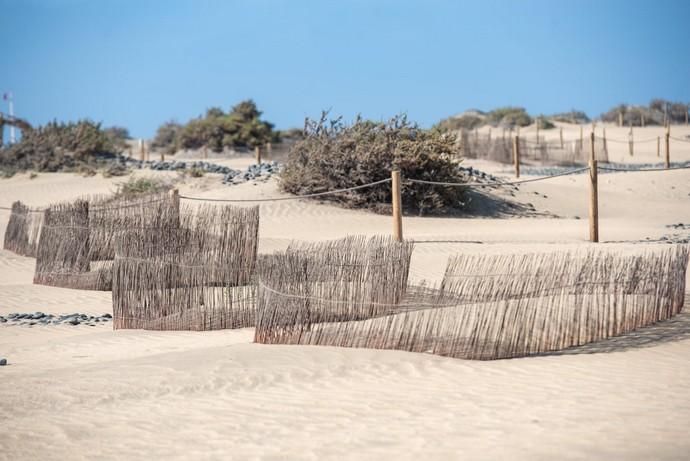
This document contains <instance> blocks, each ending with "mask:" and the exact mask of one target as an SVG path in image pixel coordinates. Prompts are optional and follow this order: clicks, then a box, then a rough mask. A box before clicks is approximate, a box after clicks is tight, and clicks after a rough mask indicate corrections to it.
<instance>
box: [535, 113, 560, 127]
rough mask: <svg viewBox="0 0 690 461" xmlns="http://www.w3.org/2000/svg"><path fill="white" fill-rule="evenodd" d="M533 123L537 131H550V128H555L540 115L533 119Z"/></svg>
mask: <svg viewBox="0 0 690 461" xmlns="http://www.w3.org/2000/svg"><path fill="white" fill-rule="evenodd" d="M535 122H536V123H537V125H538V126H539V129H541V130H550V129H552V128H556V125H554V124H553V123H552V122H551V120H549V119H548V118H546V117H544V116H543V115H540V116H539V117H537V118H536V119H535Z"/></svg>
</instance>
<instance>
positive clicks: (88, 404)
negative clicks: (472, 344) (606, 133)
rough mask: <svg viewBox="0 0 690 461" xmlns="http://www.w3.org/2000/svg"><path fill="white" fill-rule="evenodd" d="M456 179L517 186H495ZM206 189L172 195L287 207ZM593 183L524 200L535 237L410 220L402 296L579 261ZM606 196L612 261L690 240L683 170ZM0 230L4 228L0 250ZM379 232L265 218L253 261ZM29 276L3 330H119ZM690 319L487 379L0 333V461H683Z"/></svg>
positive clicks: (6, 289)
mask: <svg viewBox="0 0 690 461" xmlns="http://www.w3.org/2000/svg"><path fill="white" fill-rule="evenodd" d="M613 131H614V130H612V132H613ZM685 157H686V158H679V159H678V161H682V160H688V159H690V153H688V154H685ZM468 163H469V164H471V165H473V166H476V167H478V168H480V169H482V170H485V171H489V172H492V173H495V174H498V175H502V176H505V177H506V178H508V177H510V176H509V175H510V172H509V170H510V169H509V168H506V167H505V166H498V165H496V164H491V163H489V162H483V161H474V162H468ZM138 174H154V173H152V172H147V173H138ZM157 174H164V173H157ZM212 178H213V176H212V175H207V177H205V178H202V179H200V180H192V179H188V180H187V182H185V183H183V184H181V185H180V192H181V193H182V194H183V195H184V194H187V195H193V196H200V197H209V198H250V197H273V196H276V195H279V194H280V192H279V190H278V188H277V184H276V183H275V181H274V180H271V181H269V182H266V183H261V184H258V185H252V184H243V185H238V186H233V187H228V186H224V185H222V184H220V181H214V180H211V179H212ZM586 181H587V178H586V175H574V176H564V177H560V178H555V179H553V180H550V181H544V182H538V183H532V184H526V185H524V186H522V187H520V190H519V191H518V192H516V193H515V194H516V195H515V197H513V199H514V200H516V201H518V202H521V203H525V204H526V203H532V204H533V205H534V206H535V208H536V211H537V213H536V214H535V216H533V217H529V218H520V217H506V218H500V219H477V218H474V219H473V218H420V217H406V218H405V220H404V232H405V237H406V238H411V239H414V240H415V242H416V246H415V250H414V253H413V256H412V267H411V273H410V277H411V279H412V281H421V280H427V281H432V282H433V281H438V280H440V278H441V277H442V276H443V271H444V269H445V264H446V261H447V258H448V256H450V255H453V254H457V253H462V252H464V253H479V252H481V253H496V254H498V253H507V252H524V251H539V250H544V249H548V250H552V249H568V248H574V247H578V246H586V245H590V244H588V243H586V239H587V236H588V229H587V219H586V217H587V199H588V196H587V182H586ZM116 182H118V180H117V179H104V178H102V177H100V176H98V177H91V178H82V177H79V176H77V175H73V174H66V173H53V174H39V176H38V177H37V178H35V179H30V178H29V176H28V175H24V174H22V175H17V176H16V177H14V178H11V179H4V180H0V206H9V205H10V204H11V203H12V201H14V200H22V201H23V202H25V203H27V204H28V205H32V206H45V205H47V204H48V203H51V202H55V201H59V200H67V199H73V198H76V197H79V196H81V195H85V194H95V193H107V192H109V191H111V190H112V189H113V188H114V186H115V183H116ZM600 194H601V196H600V212H601V239H602V241H604V242H609V243H607V244H611V245H645V244H663V243H660V242H663V241H668V240H669V239H671V240H673V239H675V238H678V237H685V238H687V237H688V233H689V232H690V230H688V227H669V226H671V225H677V224H679V223H681V224H684V225H688V224H690V170H678V171H669V172H650V173H621V174H609V175H602V176H601V177H600ZM554 216H556V217H554ZM8 217H9V213H8V212H7V211H0V236H1V235H2V234H3V233H4V229H5V227H6V224H7V220H8ZM391 227H392V224H391V219H390V217H388V216H381V215H375V214H371V213H367V212H362V211H353V210H345V209H341V208H338V207H335V206H333V205H329V204H323V203H318V202H306V201H285V202H275V203H267V204H263V205H262V206H261V223H260V243H259V251H260V252H262V253H267V252H271V251H273V250H277V249H284V248H285V247H286V246H287V245H288V244H289V242H290V241H291V240H292V239H301V240H312V241H313V240H323V239H332V238H339V237H344V236H345V235H348V234H365V235H374V234H388V233H390V231H391ZM647 241H650V242H652V243H646V242H647ZM621 242H625V243H621ZM33 272H34V259H31V258H26V257H22V256H17V255H15V254H14V253H11V252H8V251H5V250H1V251H0V315H7V314H8V313H11V312H35V311H41V312H45V313H54V314H65V313H74V312H80V313H86V314H90V315H101V314H104V313H111V312H112V305H111V296H110V293H109V292H95V291H77V290H70V289H64V288H55V287H48V286H39V285H33V284H32V278H33ZM688 286H690V284H688ZM689 302H690V299H688V297H687V296H686V307H685V311H684V312H682V313H681V314H680V315H678V316H676V317H674V318H672V319H671V320H668V321H665V322H661V323H659V324H657V325H653V326H650V327H647V328H644V329H642V330H639V331H636V332H633V333H630V334H628V335H625V336H621V337H617V338H612V339H610V340H607V341H603V342H600V343H595V344H589V345H586V346H581V347H579V348H575V349H570V350H566V351H562V352H556V353H552V354H545V355H542V356H537V357H529V358H521V359H510V360H497V361H489V362H479V361H467V360H459V359H452V358H444V357H439V356H434V355H430V354H421V353H407V352H400V351H383V350H368V349H349V348H332V347H319V346H314V347H307V346H268V345H260V344H254V343H253V342H252V341H253V330H252V329H239V330H223V331H213V332H203V333H195V332H159V331H138V330H119V331H113V330H112V324H110V323H107V324H99V325H97V326H94V327H89V326H86V325H80V326H76V327H75V326H71V325H60V326H38V325H36V326H33V327H26V326H7V325H6V324H5V325H2V324H0V356H2V357H6V358H7V359H8V365H7V366H5V367H0V459H12V460H16V459H159V458H168V459H313V460H322V459H419V458H420V457H424V458H425V459H487V460H494V459H537V460H539V459H544V460H546V459H568V460H580V459H582V460H590V459H626V460H630V459H639V460H648V459H664V460H676V459H677V460H681V459H687V457H688V453H690V439H689V438H688V437H687V429H688V423H689V422H690V395H688V392H687V389H688V383H690V366H688V363H689V362H690V314H688V313H687V309H688V307H687V305H688V303H689Z"/></svg>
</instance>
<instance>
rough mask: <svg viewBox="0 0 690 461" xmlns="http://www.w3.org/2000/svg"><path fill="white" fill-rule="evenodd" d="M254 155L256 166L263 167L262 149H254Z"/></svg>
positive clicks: (257, 147)
mask: <svg viewBox="0 0 690 461" xmlns="http://www.w3.org/2000/svg"><path fill="white" fill-rule="evenodd" d="M254 154H255V155H256V164H257V165H261V147H259V146H256V147H255V148H254Z"/></svg>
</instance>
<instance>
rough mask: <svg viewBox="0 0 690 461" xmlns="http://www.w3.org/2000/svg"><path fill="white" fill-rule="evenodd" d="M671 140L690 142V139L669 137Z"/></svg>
mask: <svg viewBox="0 0 690 461" xmlns="http://www.w3.org/2000/svg"><path fill="white" fill-rule="evenodd" d="M669 138H671V139H673V140H674V141H680V142H690V139H683V138H676V137H675V136H669Z"/></svg>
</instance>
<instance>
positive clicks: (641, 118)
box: [640, 114, 644, 128]
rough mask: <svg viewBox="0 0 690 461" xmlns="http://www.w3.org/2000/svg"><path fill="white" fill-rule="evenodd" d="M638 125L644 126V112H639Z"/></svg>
mask: <svg viewBox="0 0 690 461" xmlns="http://www.w3.org/2000/svg"><path fill="white" fill-rule="evenodd" d="M640 125H641V126H642V128H644V114H640Z"/></svg>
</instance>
